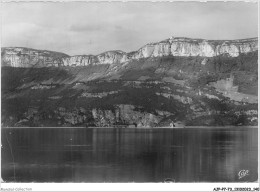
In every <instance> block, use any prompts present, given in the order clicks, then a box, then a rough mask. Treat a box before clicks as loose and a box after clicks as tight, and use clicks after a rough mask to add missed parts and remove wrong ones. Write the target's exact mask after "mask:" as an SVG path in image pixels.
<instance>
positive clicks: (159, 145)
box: [1, 128, 258, 182]
mask: <svg viewBox="0 0 260 192" xmlns="http://www.w3.org/2000/svg"><path fill="white" fill-rule="evenodd" d="M1 135H2V157H1V158H2V170H1V171H2V178H3V180H4V181H6V182H163V181H164V180H165V179H166V178H170V179H173V180H174V181H175V182H252V181H256V180H257V168H258V164H257V157H258V154H257V129H250V128H247V129H245V128H230V129H223V128H219V129H218V128H211V129H198V128H185V129H108V128H97V129H82V128H81V129H79V128H66V129H55V128H51V129H49V128H48V129H46V128H45V129H44V128H33V129H26V128H20V129H19V128H12V129H10V128H9V129H8V128H5V129H2V134H1ZM240 170H249V174H248V175H246V176H245V177H243V178H241V179H239V178H238V173H239V171H240Z"/></svg>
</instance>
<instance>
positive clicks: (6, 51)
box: [1, 47, 69, 67]
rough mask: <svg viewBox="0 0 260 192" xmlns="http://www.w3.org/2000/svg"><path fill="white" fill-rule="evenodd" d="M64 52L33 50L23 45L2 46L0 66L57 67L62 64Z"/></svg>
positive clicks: (64, 56)
mask: <svg viewBox="0 0 260 192" xmlns="http://www.w3.org/2000/svg"><path fill="white" fill-rule="evenodd" d="M66 57H69V56H68V55H66V54H64V53H58V52H53V51H45V50H35V49H29V48H23V47H14V48H12V47H11V48H2V49H1V58H2V59H1V60H2V61H1V63H2V66H11V67H51V66H54V67H58V66H61V65H63V60H62V59H63V58H66Z"/></svg>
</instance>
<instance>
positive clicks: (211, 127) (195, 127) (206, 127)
mask: <svg viewBox="0 0 260 192" xmlns="http://www.w3.org/2000/svg"><path fill="white" fill-rule="evenodd" d="M37 128H44V129H71V128H72V129H191V128H194V129H213V128H219V129H232V128H244V129H247V128H253V129H256V128H258V126H183V127H133V128H131V127H1V129H37Z"/></svg>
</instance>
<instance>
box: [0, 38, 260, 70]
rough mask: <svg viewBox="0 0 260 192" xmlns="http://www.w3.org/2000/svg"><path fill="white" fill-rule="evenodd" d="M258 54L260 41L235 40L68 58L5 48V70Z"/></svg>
mask: <svg viewBox="0 0 260 192" xmlns="http://www.w3.org/2000/svg"><path fill="white" fill-rule="evenodd" d="M256 50H258V37H253V38H246V39H235V40H206V39H194V38H187V37H170V38H168V39H165V40H163V41H159V42H153V43H148V44H146V45H144V46H142V47H141V48H139V49H138V50H136V51H132V52H128V53H127V52H124V51H121V50H109V51H105V52H103V53H100V54H98V55H91V54H89V55H88V54H84V55H73V56H70V55H67V54H65V53H61V52H57V51H49V50H39V49H33V48H26V47H2V48H1V56H2V66H11V67H51V66H54V67H59V66H87V65H92V64H93V65H96V64H114V63H126V62H129V61H132V60H138V59H142V58H150V57H164V56H184V57H188V56H201V57H214V56H218V55H224V54H227V55H228V56H230V57H237V56H239V55H240V54H241V53H248V52H253V51H256Z"/></svg>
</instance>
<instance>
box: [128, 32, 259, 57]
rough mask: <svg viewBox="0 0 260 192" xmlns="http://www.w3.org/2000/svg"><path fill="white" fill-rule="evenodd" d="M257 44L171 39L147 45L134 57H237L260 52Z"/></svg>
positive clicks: (237, 41) (252, 40) (246, 40)
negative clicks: (224, 55)
mask: <svg viewBox="0 0 260 192" xmlns="http://www.w3.org/2000/svg"><path fill="white" fill-rule="evenodd" d="M257 44H258V40H257V38H251V39H241V40H226V41H224V40H205V39H190V38H182V37H171V38H169V39H166V40H164V41H161V42H159V43H150V44H147V45H145V46H144V47H142V48H140V49H139V50H138V51H137V52H136V53H135V54H134V55H133V58H135V59H139V58H147V57H162V56H169V55H172V56H202V57H213V56H218V55H221V54H228V55H229V56H231V57H237V56H238V55H239V54H240V53H248V52H252V51H256V50H258V45H257Z"/></svg>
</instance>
